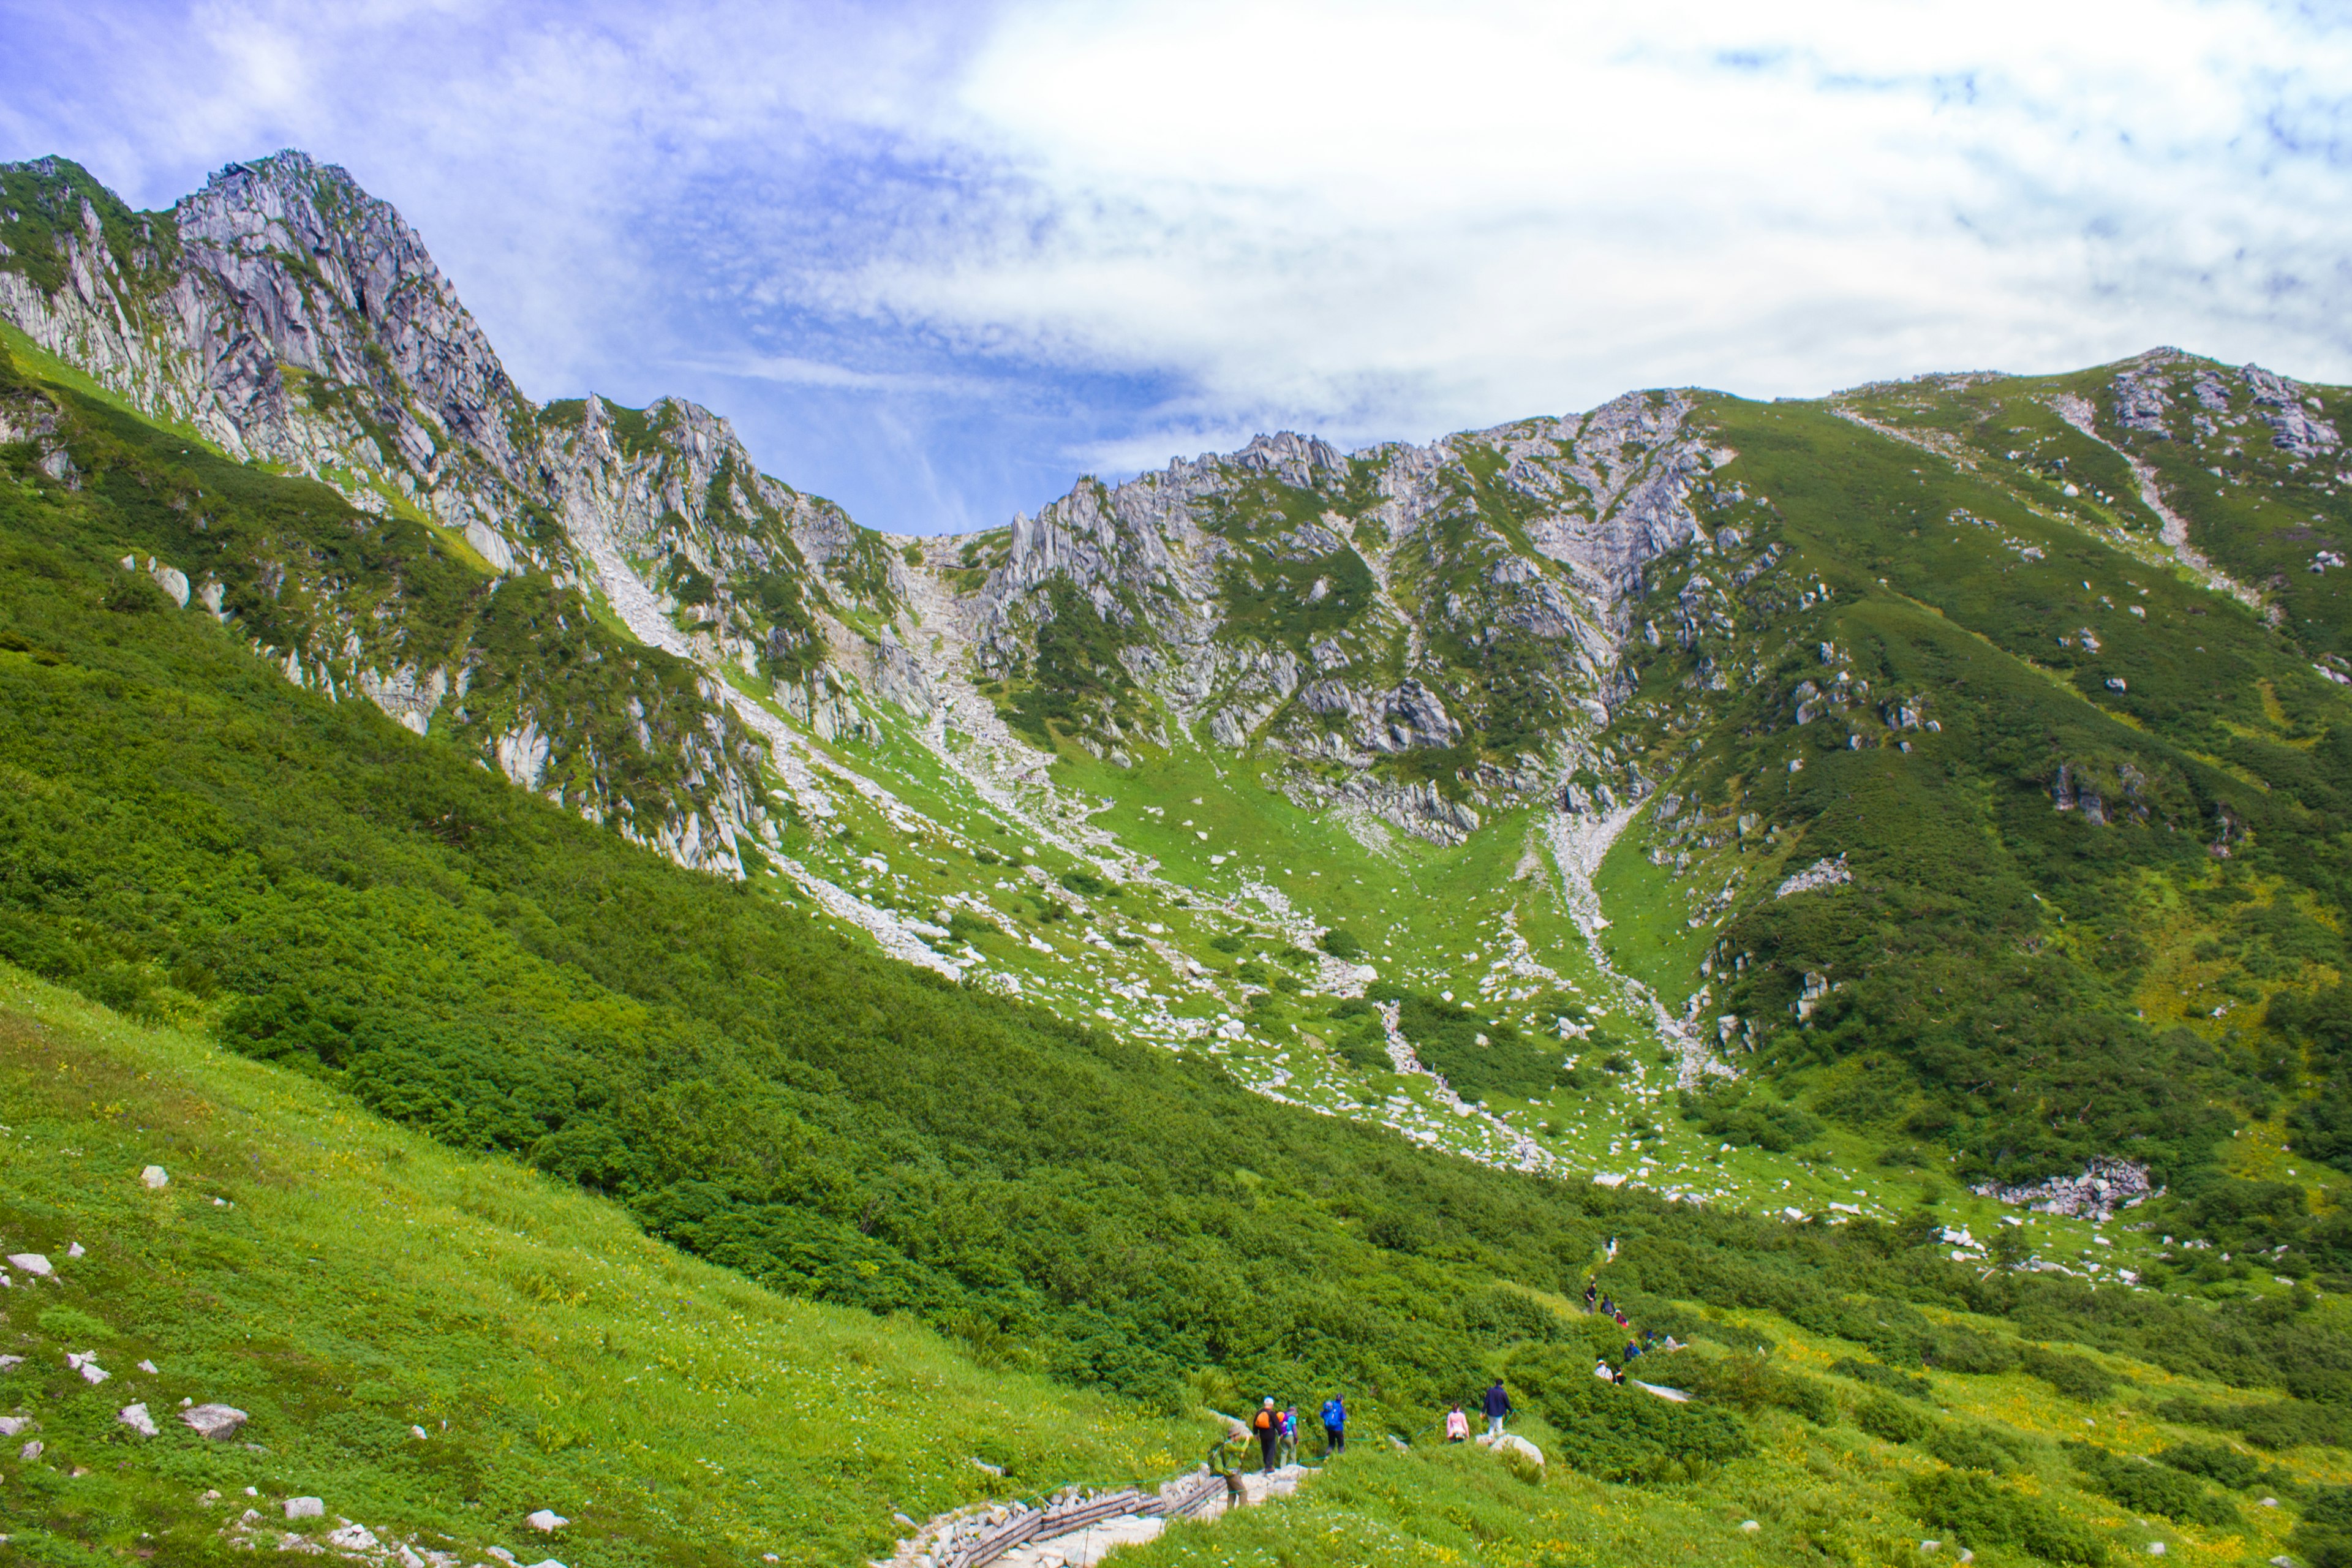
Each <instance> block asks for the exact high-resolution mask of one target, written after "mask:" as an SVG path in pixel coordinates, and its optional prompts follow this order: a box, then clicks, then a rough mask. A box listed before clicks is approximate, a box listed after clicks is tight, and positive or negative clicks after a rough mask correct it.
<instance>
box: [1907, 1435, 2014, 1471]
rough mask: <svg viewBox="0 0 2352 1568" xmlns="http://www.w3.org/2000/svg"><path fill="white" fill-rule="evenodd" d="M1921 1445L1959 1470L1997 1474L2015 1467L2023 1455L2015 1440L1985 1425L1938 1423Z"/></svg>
mask: <svg viewBox="0 0 2352 1568" xmlns="http://www.w3.org/2000/svg"><path fill="white" fill-rule="evenodd" d="M1919 1446H1920V1447H1923V1448H1925V1449H1927V1452H1929V1453H1931V1454H1933V1455H1935V1456H1936V1458H1939V1459H1941V1460H1943V1461H1944V1463H1946V1464H1948V1465H1949V1466H1951V1467H1952V1468H1954V1469H1956V1470H1988V1471H1990V1472H1991V1473H1992V1474H1994V1475H1997V1476H1998V1475H2006V1474H2007V1473H2008V1472H2009V1471H2010V1470H2011V1469H2013V1468H2016V1466H2017V1464H2018V1461H2019V1459H2020V1458H2021V1456H2020V1454H2019V1453H2018V1451H2017V1447H2016V1446H2015V1445H2014V1444H2013V1443H2011V1442H2010V1441H2007V1440H2005V1439H2004V1438H2003V1436H2002V1435H2001V1434H2000V1433H1998V1432H1995V1431H1993V1430H1991V1429H1990V1427H1984V1426H1958V1425H1950V1424H1946V1425H1938V1426H1937V1427H1936V1428H1935V1430H1933V1431H1931V1432H1929V1433H1928V1434H1927V1436H1925V1437H1923V1438H1921V1439H1920V1440H1919Z"/></svg>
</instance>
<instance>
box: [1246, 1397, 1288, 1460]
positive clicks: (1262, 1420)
mask: <svg viewBox="0 0 2352 1568" xmlns="http://www.w3.org/2000/svg"><path fill="white" fill-rule="evenodd" d="M1250 1431H1251V1433H1252V1434H1254V1435H1255V1436H1256V1438H1257V1452H1258V1458H1259V1459H1260V1460H1262V1461H1263V1462H1264V1468H1265V1473H1266V1474H1267V1475H1272V1474H1273V1473H1274V1452H1275V1450H1276V1448H1278V1447H1281V1446H1282V1415H1281V1412H1279V1411H1277V1410H1276V1409H1275V1407H1274V1401H1273V1400H1271V1399H1269V1400H1267V1401H1266V1402H1265V1404H1264V1405H1260V1406H1258V1412H1257V1415H1255V1417H1254V1418H1253V1419H1252V1420H1251V1422H1250Z"/></svg>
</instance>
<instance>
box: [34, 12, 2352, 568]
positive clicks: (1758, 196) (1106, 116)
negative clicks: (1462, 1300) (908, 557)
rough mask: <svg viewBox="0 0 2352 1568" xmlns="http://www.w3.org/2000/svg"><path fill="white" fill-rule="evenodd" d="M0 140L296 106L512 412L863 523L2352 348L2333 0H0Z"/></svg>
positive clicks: (132, 149)
mask: <svg viewBox="0 0 2352 1568" xmlns="http://www.w3.org/2000/svg"><path fill="white" fill-rule="evenodd" d="M0 37H5V38H6V39H7V40H8V42H9V47H8V48H7V49H6V50H5V52H0V159H8V158H20V157H29V156H34V155H37V154H39V153H52V152H54V153H65V154H68V155H69V156H71V157H74V158H76V159H78V160H79V161H80V162H81V163H84V164H86V165H87V166H89V168H90V169H91V170H92V171H93V172H94V173H95V174H98V175H99V176H100V178H102V179H104V180H106V181H107V182H108V183H109V184H112V185H113V186H114V187H115V188H116V189H117V190H119V191H121V193H122V194H123V195H125V196H126V197H127V198H129V199H130V200H131V201H132V202H133V203H134V204H135V205H142V206H163V205H169V204H170V203H171V202H172V201H173V199H174V198H176V197H177V196H179V195H182V194H184V192H186V191H188V190H190V189H193V188H194V187H195V186H196V185H198V184H202V182H203V180H204V178H205V174H207V173H208V172H209V171H210V170H212V169H214V168H216V167H217V166H219V165H220V164H221V163H226V162H227V161H229V160H231V159H236V158H244V157H249V156H253V155H255V154H257V153H264V152H268V151H269V150H272V149H275V148H277V147H280V146H289V145H291V146H299V147H302V148H304V149H306V150H307V151H309V152H310V153H313V154H314V155H316V156H318V157H320V158H322V159H326V160H330V161H332V162H335V163H341V164H343V165H344V166H346V167H347V168H349V169H350V170H351V171H352V174H354V175H356V176H357V177H358V178H359V180H360V181H361V183H362V184H364V185H366V186H367V187H368V188H369V189H370V190H372V191H373V192H374V193H376V194H377V195H381V196H383V197H385V198H386V199H388V200H390V201H392V202H393V203H394V204H395V205H397V206H398V207H399V208H400V209H401V210H402V212H403V213H404V215H405V216H407V217H408V219H409V221H410V222H411V223H413V224H414V225H415V226H416V227H417V228H418V229H419V231H420V232H421V233H422V234H423V235H424V237H425V241H426V243H427V244H428V245H429V246H430V247H431V248H432V249H433V252H434V254H435V256H436V258H437V259H438V260H439V261H440V263H441V265H442V267H443V268H444V269H445V270H446V272H448V273H449V274H450V275H451V276H452V277H453V278H454V279H456V281H457V286H458V289H459V290H460V292H461V293H462V294H463V296H464V297H465V299H466V300H467V303H468V304H469V305H470V306H471V307H472V309H473V310H474V311H475V313H476V314H477V316H478V317H479V318H480V319H481V321H483V323H484V325H485V326H486V327H487V328H488V331H489V333H490V335H491V338H492V341H493V342H496V343H497V344H498V345H499V350H500V352H501V353H502V354H503V356H504V358H505V360H506V362H507V365H508V368H509V370H510V371H511V372H512V373H513V374H515V376H516V378H517V379H518V380H519V381H520V383H521V384H522V385H523V387H524V389H525V390H526V391H527V392H529V393H530V395H533V396H536V397H540V398H552V397H557V396H563V395H577V394H578V393H580V392H582V391H584V390H594V391H597V392H601V393H604V394H605V395H609V396H613V397H615V398H618V399H620V400H622V401H624V402H629V403H643V402H645V401H646V400H648V399H651V398H653V397H656V396H659V395H663V394H666V393H675V394H679V395H686V396H690V397H693V398H696V399H698V400H699V401H701V402H704V403H706V404H709V405H710V406H712V407H713V408H716V409H717V410H719V412H721V413H723V414H726V415H729V416H731V417H732V418H733V419H734V420H735V422H736V424H737V425H738V426H739V427H740V429H741V430H742V432H743V435H744V437H745V439H746V440H747V442H748V443H749V444H750V445H751V448H752V450H753V452H754V453H755V454H756V455H757V456H758V457H759V458H760V459H761V463H762V465H763V466H764V467H766V468H769V469H770V470H771V471H772V472H774V473H776V474H778V475H779V476H781V477H782V478H783V479H787V480H789V481H790V482H792V483H793V484H795V485H798V486H800V487H802V488H803V489H812V490H815V491H818V492H820V493H823V494H826V495H831V496H833V497H835V499H837V500H841V501H842V502H844V503H845V505H847V506H848V507H849V508H850V510H852V512H853V513H854V514H855V515H856V516H857V517H858V518H859V520H860V521H866V522H868V523H871V524H874V525H876V526H878V527H883V528H888V529H893V530H898V531H910V532H936V531H944V530H950V529H960V528H968V527H986V526H994V525H996V524H999V523H1001V522H1003V521H1004V520H1005V519H1007V518H1008V517H1009V516H1010V515H1011V514H1012V512H1013V510H1016V509H1031V508H1034V507H1035V506H1037V505H1039V504H1040V503H1042V502H1044V501H1045V500H1050V499H1052V498H1053V497H1054V496H1055V495H1056V494H1059V493H1060V492H1061V491H1062V490H1064V489H1066V488H1067V486H1068V484H1069V483H1070V481H1071V479H1073V478H1075V477H1076V475H1077V474H1079V473H1082V472H1088V471H1092V472H1097V473H1101V474H1104V475H1106V476H1107V477H1116V476H1121V475H1125V474H1128V473H1131V472H1133V471H1135V470H1137V469H1139V468H1149V467H1156V466H1158V465H1159V464H1160V463H1162V462H1164V461H1166V460H1167V458H1169V457H1170V456H1171V454H1175V453H1185V454H1191V453H1195V452H1200V451H1203V450H1211V449H1223V448H1228V447H1233V446H1235V445H1238V444H1239V443H1240V442H1242V441H1244V440H1246V439H1247V438H1248V437H1249V436H1250V435H1251V434H1252V433H1253V432H1255V431H1258V430H1266V429H1277V428H1294V429H1303V430H1312V431H1317V432H1319V433H1322V434H1324V435H1327V436H1328V437H1332V438H1333V439H1335V440H1338V441H1339V442H1341V443H1342V444H1345V445H1360V444H1364V443H1368V442H1370V441H1375V440H1381V439H1386V438H1391V437H1407V438H1412V439H1427V438H1428V437H1432V436H1435V435H1438V434H1441V433H1444V432H1445V431H1448V430H1453V429H1460V428H1465V427H1473V426H1483V425H1491V424H1495V423H1498V422H1500V421H1502V420H1505V419H1509V418H1514V417H1517V416H1524V415H1528V414H1535V413H1556V412H1561V411H1565V410H1570V409H1576V408H1582V407H1586V406H1590V405H1592V404H1594V403H1596V402H1599V401H1601V399H1603V398H1606V397H1608V396H1611V395H1614V394H1615V393H1617V392H1620V391H1622V390H1624V389H1626V388H1628V387H1634V386H1644V385H1662V384H1704V385H1708V386H1715V387H1721V388H1725V389H1727V390H1730V391H1734V392H1738V393H1741V394H1745V395H1752V396H1773V395H1818V394H1820V393H1822V392H1825V391H1828V390H1830V389H1832V388H1834V387H1838V386H1843V385H1849V384H1854V383H1856V382H1860V381H1865V380H1873V379H1877V378H1881V377H1886V376H1896V375H1905V374H1916V373H1918V372H1922V371H1928V370H1939V369H1975V368H1999V369H2012V370H2046V369H2059V368H2067V367H2073V366H2077V365H2081V364H2086V363H2097V362H2100V361H2104V360H2108V359H2114V358H2118V357H2121V356H2123V355H2125V354H2128V353H2136V352H2137V351H2138V350H2140V349H2143V348H2146V347H2149V346H2151V345H2153V344H2157V343H2177V344H2179V345H2181V346H2183V347H2187V348H2190V349H2193V350H2196V351H2199V352H2201V353H2210V354H2213V355H2216V356H2219V357H2221V358H2225V359H2229V360H2232V361H2242V360H2258V361H2260V362H2262V363H2265V364H2269V365H2272V366H2273V367H2274V368H2277V369H2280V370H2283V371H2285V372H2287V373H2289V374H2294V375H2297V376H2300V377H2303V378H2305V379H2315V380H2335V381H2346V380H2352V85H2347V84H2352V9H2347V8H2346V7H2343V6H2341V5H2319V4H2309V5H2294V4H2258V3H2254V0H2212V3H2205V4H2191V3H2185V0H2129V3H2127V4H2112V5H2110V4H2101V3H2098V0H2071V3H2068V4H2060V5H2053V4H2050V3H2049V0H2034V3H2032V4H2024V3H2020V0H1969V3H1967V4H1926V3H1918V4H1907V3H1905V0H1871V3H1867V4H1863V3H1852V4H1848V3H1841V0H1820V3H1816V4H1782V5H1758V4H1755V3H1754V0H1741V3H1737V4H1732V3H1723V4H1717V3H1714V0H1647V3H1646V4H1644V5H1638V6H1634V5H1623V4H1622V3H1617V4H1612V5H1585V4H1576V3H1570V0H1554V3H1552V4H1549V5H1521V4H1515V3H1510V0H1495V3H1480V0H1447V3H1445V4H1442V5H1440V4H1402V3H1388V0H1353V3H1351V4H1345V5H1339V4H1329V5H1326V4H1320V3H1318V0H1249V3H1247V4H1241V3H1231V4H1229V3H1226V0H1189V3H1186V4H1181V5H1180V4H1161V3H1157V0H1129V3H1124V4H1121V3H1111V0H1006V3H1001V4H987V3H984V0H956V3H953V4H945V5H934V4H929V3H925V0H903V3H898V4H892V3H887V0H869V3H866V4H860V5H827V4H808V5H796V4H792V3H789V0H762V3H758V4H741V5H729V4H698V3H695V0H666V3H665V4H662V5H644V4H642V3H632V4H626V5H599V4H597V3H595V0H585V3H581V4H570V5H486V4H476V3H473V0H342V3H339V4H337V5H315V4H311V3H310V0H301V3H288V4H272V3H262V0H237V3H219V4H205V5H165V4H160V3H156V0H149V3H145V4H126V3H119V0H78V3H77V4H76V5H72V6H62V5H58V4H56V0H0Z"/></svg>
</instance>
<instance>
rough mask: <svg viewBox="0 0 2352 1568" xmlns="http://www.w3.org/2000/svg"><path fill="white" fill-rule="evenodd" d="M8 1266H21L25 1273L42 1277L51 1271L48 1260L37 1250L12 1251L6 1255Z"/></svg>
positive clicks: (45, 1277)
mask: <svg viewBox="0 0 2352 1568" xmlns="http://www.w3.org/2000/svg"><path fill="white" fill-rule="evenodd" d="M8 1267H10V1268H21V1269H23V1270H24V1271H25V1272H26V1273H27V1274H37V1275H39V1276H40V1277H41V1278H42V1279H47V1278H48V1277H49V1275H50V1273H51V1272H53V1271H52V1270H51V1269H50V1268H49V1260H48V1259H47V1258H44V1257H43V1256H41V1254H39V1253H37V1252H12V1253H10V1254H9V1255H8Z"/></svg>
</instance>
